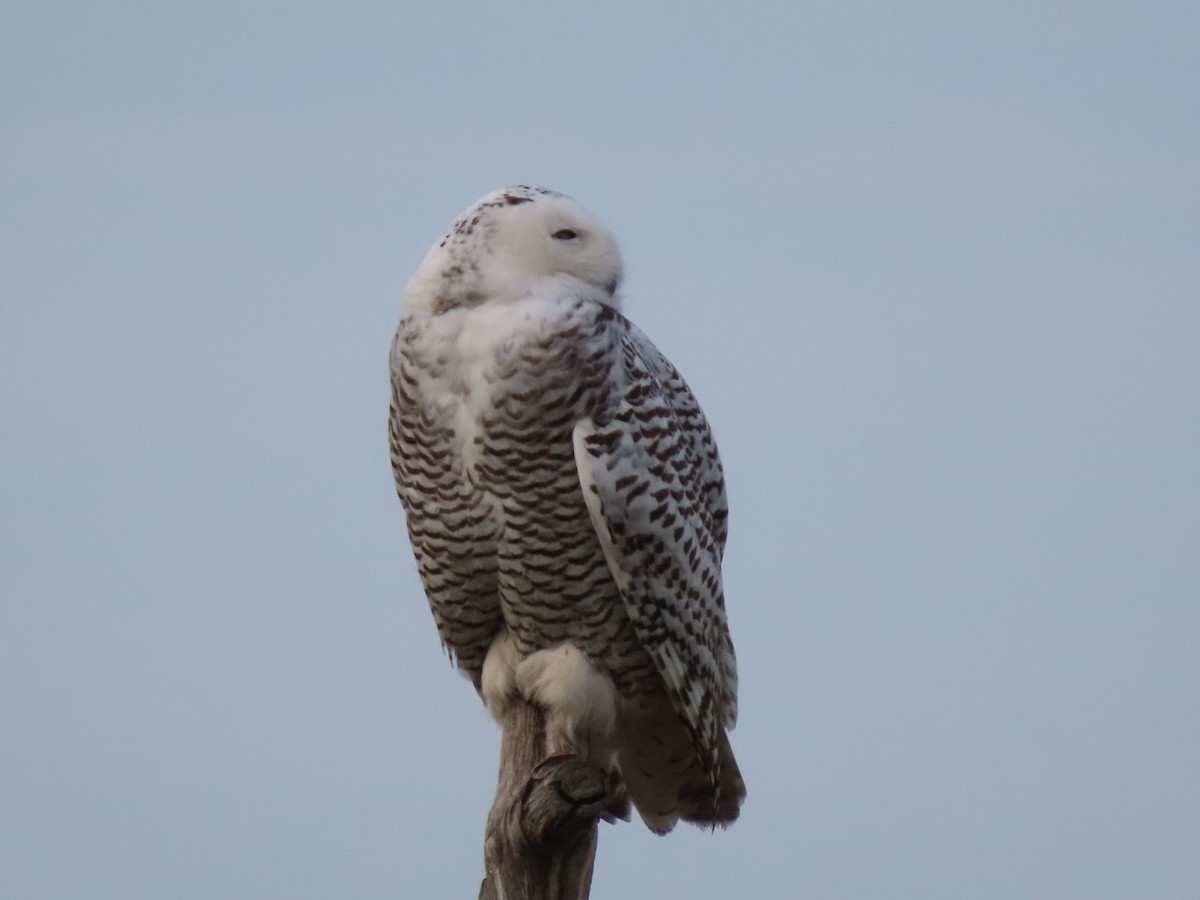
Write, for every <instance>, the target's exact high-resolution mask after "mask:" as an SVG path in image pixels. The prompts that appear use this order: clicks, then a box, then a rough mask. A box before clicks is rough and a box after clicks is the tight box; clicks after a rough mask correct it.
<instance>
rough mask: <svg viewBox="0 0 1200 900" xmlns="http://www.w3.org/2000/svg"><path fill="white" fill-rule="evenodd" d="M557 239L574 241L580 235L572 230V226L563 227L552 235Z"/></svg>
mask: <svg viewBox="0 0 1200 900" xmlns="http://www.w3.org/2000/svg"><path fill="white" fill-rule="evenodd" d="M550 237H552V238H554V239H555V240H556V241H573V240H575V238H577V237H579V233H578V232H575V231H572V230H571V229H570V228H562V229H559V230H558V231H556V232H554V234H552V235H550Z"/></svg>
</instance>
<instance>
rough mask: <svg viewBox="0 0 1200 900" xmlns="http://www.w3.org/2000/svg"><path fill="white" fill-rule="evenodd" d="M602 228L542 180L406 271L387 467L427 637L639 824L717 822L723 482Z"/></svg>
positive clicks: (732, 770) (684, 389) (490, 201)
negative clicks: (623, 283)
mask: <svg viewBox="0 0 1200 900" xmlns="http://www.w3.org/2000/svg"><path fill="white" fill-rule="evenodd" d="M620 280H621V259H620V254H619V252H618V250H617V244H616V241H615V240H614V239H613V237H612V235H611V234H610V233H609V232H608V230H607V229H606V228H605V227H604V226H603V225H601V224H600V223H599V222H598V221H597V220H596V219H595V218H594V217H593V216H592V215H591V214H589V213H588V212H587V211H586V210H585V209H584V208H583V207H581V206H580V205H579V204H578V203H576V202H575V201H574V200H572V199H571V198H570V197H567V196H565V195H563V194H559V193H556V192H555V191H551V190H547V189H545V188H535V187H525V186H517V187H510V188H506V189H504V190H501V191H497V192H495V193H493V194H489V195H488V196H486V197H484V198H483V199H482V200H480V201H479V202H478V203H476V204H475V205H474V206H472V207H471V208H470V209H468V210H467V211H466V212H465V213H463V214H462V216H461V217H460V218H459V219H458V220H457V221H456V222H455V223H454V225H453V226H452V227H451V229H450V231H449V232H447V233H446V235H445V236H444V237H442V238H441V239H440V240H439V241H438V242H437V243H436V244H435V245H434V246H433V247H432V249H430V251H429V253H428V255H427V256H426V257H425V259H424V261H423V262H422V263H421V266H420V268H419V269H418V270H417V272H416V274H415V275H414V276H413V278H412V280H411V281H410V282H409V284H408V287H407V289H406V291H405V294H404V302H403V306H404V313H403V316H402V318H401V320H400V326H399V328H398V330H397V331H396V337H395V340H394V341H393V343H392V350H391V380H392V403H391V415H390V418H389V437H390V443H391V459H392V467H393V470H394V472H395V477H396V488H397V490H398V492H399V494H400V500H401V502H402V503H403V506H404V510H405V512H406V514H407V519H408V534H409V538H410V540H411V541H412V547H413V552H414V553H415V555H416V561H417V568H418V571H419V572H420V575H421V580H422V582H423V583H424V587H425V593H426V595H427V597H428V599H429V605H430V607H431V608H432V610H433V618H434V621H435V622H436V624H437V630H438V634H439V636H440V637H441V639H442V642H443V644H444V645H445V647H446V648H447V650H448V652H449V653H450V654H451V658H452V659H453V660H454V661H455V663H456V665H457V666H458V667H459V668H460V669H461V670H462V671H463V672H464V673H465V674H466V675H468V676H469V677H470V679H471V681H472V682H473V683H474V685H475V688H476V690H477V691H478V692H479V693H480V695H481V696H482V698H483V701H484V703H485V705H486V706H487V708H488V710H489V711H490V712H491V713H492V714H493V715H494V716H496V717H497V718H498V719H502V718H503V715H504V712H505V709H506V707H507V704H509V703H510V702H511V700H512V699H513V698H514V697H517V696H522V697H524V698H526V699H527V700H528V701H529V702H531V703H534V704H536V705H537V706H539V707H540V708H542V709H543V710H544V713H545V717H546V729H547V739H548V745H549V747H548V751H549V752H574V753H576V754H579V755H582V756H584V757H586V758H588V759H590V760H591V761H593V762H595V763H596V764H598V765H601V766H603V767H605V768H607V769H608V770H609V771H610V772H612V773H614V774H619V777H620V779H621V782H622V783H623V784H624V788H625V791H626V792H627V794H628V797H629V799H630V800H631V801H632V802H633V805H634V806H635V807H636V809H637V810H638V813H639V814H640V815H641V817H642V819H643V820H644V821H645V822H646V824H647V825H648V826H649V827H650V828H651V829H653V830H654V831H656V832H659V833H665V832H667V831H669V830H670V829H671V828H672V827H674V825H675V823H676V822H678V821H679V820H680V819H684V820H686V821H690V822H695V823H697V824H700V825H705V826H710V827H711V826H714V825H728V824H729V823H731V822H732V821H733V820H734V819H736V818H737V815H738V810H739V808H740V806H741V803H742V800H743V798H744V797H745V794H746V789H745V786H744V785H743V782H742V777H741V774H740V772H739V771H738V765H737V762H736V760H735V759H734V756H733V750H732V749H731V748H730V745H729V737H728V735H727V731H728V729H730V728H732V727H733V724H734V720H735V718H736V716H737V672H736V667H735V661H734V652H733V643H732V642H731V640H730V636H729V628H728V625H727V623H726V616H725V600H724V594H723V592H722V587H721V557H722V554H723V551H724V546H725V536H726V518H727V515H728V509H727V506H726V500H725V483H724V477H723V474H722V470H721V462H720V459H719V457H718V456H717V447H716V444H715V443H714V441H713V435H712V432H711V430H710V429H709V425H708V421H707V420H706V419H705V417H704V413H703V412H702V411H701V410H700V406H699V404H698V403H697V402H696V399H695V397H694V396H693V395H692V392H691V390H690V389H689V388H688V386H687V384H686V383H685V382H684V380H683V378H682V376H680V374H679V372H677V371H676V369H675V367H674V366H672V365H671V363H670V362H668V361H667V359H666V358H665V357H664V356H663V355H662V353H660V352H659V350H658V349H657V348H656V347H655V346H654V344H652V343H651V342H650V340H649V338H647V337H646V335H644V334H643V333H642V332H641V331H640V330H639V329H638V328H637V327H636V326H635V325H633V324H632V323H631V322H630V321H629V320H628V319H626V318H625V317H624V316H622V315H621V313H620V312H619V311H618V309H619V305H620V304H619V300H618V298H617V287H618V285H619V283H620Z"/></svg>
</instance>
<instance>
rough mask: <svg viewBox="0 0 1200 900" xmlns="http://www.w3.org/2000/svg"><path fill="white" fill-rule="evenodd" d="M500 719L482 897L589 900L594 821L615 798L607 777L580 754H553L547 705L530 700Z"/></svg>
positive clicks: (516, 704)
mask: <svg viewBox="0 0 1200 900" xmlns="http://www.w3.org/2000/svg"><path fill="white" fill-rule="evenodd" d="M502 725H503V728H504V733H503V737H502V739H501V746H500V777H499V781H498V783H497V785H496V799H495V801H494V802H493V803H492V809H491V811H490V812H489V813H488V820H487V831H486V833H485V836H484V843H483V861H484V871H485V873H486V874H485V876H484V879H483V884H482V885H480V888H479V900H587V897H588V894H589V893H590V892H591V886H592V864H593V863H594V861H595V858H596V820H597V818H598V817H599V816H600V815H601V814H602V813H604V812H605V810H606V808H607V807H608V806H609V804H610V802H611V800H612V798H611V796H610V790H609V781H608V776H607V774H606V773H605V772H604V770H603V769H600V768H598V767H596V766H594V765H592V764H591V763H588V762H585V761H583V760H582V759H579V758H577V757H575V756H570V755H563V754H559V755H554V756H549V757H547V755H546V754H547V747H546V729H545V723H544V720H543V718H542V713H541V710H539V709H538V708H537V707H535V706H532V705H530V704H528V703H526V702H525V701H524V700H521V699H516V700H514V702H513V704H512V706H511V707H510V709H509V711H508V713H507V714H506V715H505V717H504V721H503V723H502Z"/></svg>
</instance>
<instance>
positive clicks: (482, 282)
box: [404, 185, 622, 313]
mask: <svg viewBox="0 0 1200 900" xmlns="http://www.w3.org/2000/svg"><path fill="white" fill-rule="evenodd" d="M621 271H622V270H621V254H620V252H619V250H618V249H617V242H616V240H615V239H614V238H613V236H612V234H611V233H610V232H609V230H608V229H607V228H605V227H604V226H603V225H602V224H601V223H600V222H599V221H598V220H597V219H596V217H595V216H593V215H592V214H591V213H590V212H588V211H587V210H586V209H585V208H584V207H583V206H581V205H580V204H579V203H577V202H576V201H575V200H573V199H571V198H570V197H568V196H566V195H565V194H559V193H557V192H555V191H551V190H548V189H546V188H538V187H525V186H523V185H522V186H516V187H509V188H504V189H503V190H499V191H496V192H494V193H491V194H488V195H487V196H486V197H484V198H482V199H481V200H480V201H479V202H477V203H476V204H474V205H473V206H472V207H471V208H470V209H468V210H467V211H466V212H464V213H463V214H462V215H461V216H459V218H458V220H457V221H455V223H454V225H453V226H452V227H451V229H450V231H448V232H447V233H446V234H445V236H443V237H442V238H441V240H439V241H438V242H437V243H436V244H434V246H433V248H432V249H431V250H430V251H429V253H428V255H426V257H425V260H424V262H422V263H421V267H420V268H419V269H418V270H417V273H416V275H414V276H413V279H412V281H411V282H409V286H408V290H407V291H406V293H405V299H404V304H405V308H406V310H407V311H408V312H410V313H411V312H413V311H414V310H415V309H416V308H419V307H422V306H427V307H428V308H429V309H430V310H431V311H433V312H441V311H445V310H447V309H453V308H456V307H461V306H473V305H477V304H479V303H483V302H486V301H489V300H495V299H515V298H519V297H522V296H525V295H526V294H528V293H530V292H531V291H534V290H539V289H543V288H544V287H545V286H546V284H547V282H559V283H561V284H560V287H561V289H562V290H564V291H567V290H570V291H577V292H579V293H587V294H591V295H593V296H594V297H595V299H597V300H599V301H601V302H603V303H608V304H609V305H616V291H617V286H618V285H619V284H620V281H621Z"/></svg>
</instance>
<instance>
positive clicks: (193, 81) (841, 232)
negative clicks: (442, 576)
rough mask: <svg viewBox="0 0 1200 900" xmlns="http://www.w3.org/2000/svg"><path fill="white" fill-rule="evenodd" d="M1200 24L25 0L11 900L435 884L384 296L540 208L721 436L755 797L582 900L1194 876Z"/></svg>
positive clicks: (719, 8)
mask: <svg viewBox="0 0 1200 900" xmlns="http://www.w3.org/2000/svg"><path fill="white" fill-rule="evenodd" d="M1198 38H1200V6H1197V5H1196V4H1194V3H1188V2H1178V3H1154V2H1150V3H1141V4H1131V3H1103V2H1088V3H1084V2H1078V3H1054V2H1050V3H1045V2H1039V3H1029V2H1016V3H1005V4H990V5H984V4H939V3H910V4H882V3H843V4H836V5H835V4H828V5H825V6H815V5H809V4H798V3H782V2H781V3H755V2H748V3H737V4H711V3H693V4H688V5H686V6H685V5H684V4H675V5H670V4H657V5H656V4H646V3H630V2H608V3H605V4H590V5H586V6H585V5H582V4H534V3H513V4H476V3H462V4H454V3H448V2H447V3H439V4H410V3H399V4H373V3H365V4H295V3H249V4H227V3H214V2H211V0H210V2H205V3H186V4H183V3H176V4H161V3H116V4H70V3H55V2H45V0H43V2H38V3H31V2H26V3H19V4H14V3H10V4H8V5H7V6H6V8H5V10H4V12H3V14H2V15H0V157H2V160H3V165H2V166H0V192H2V193H0V288H2V291H3V303H2V305H0V366H2V367H3V368H2V371H0V376H2V377H0V416H2V421H3V426H2V427H0V459H2V461H3V469H2V470H0V809H2V810H3V814H2V815H0V895H3V896H4V897H6V898H8V897H12V898H64V900H65V898H83V897H86V898H89V900H108V898H112V900H118V898H120V900H130V898H172V900H190V898H195V900H201V898H270V897H287V898H312V900H318V898H334V897H339V898H340V897H353V898H384V897H389V898H391V897H414V898H443V897H444V898H461V897H464V896H474V894H475V891H476V889H477V886H478V882H479V878H480V876H481V855H482V841H481V833H482V828H483V822H484V816H485V814H486V810H487V807H488V805H489V804H490V801H491V791H492V788H493V785H494V767H495V762H496V752H497V733H496V730H495V728H494V726H493V725H492V724H491V722H490V721H489V720H488V719H487V717H486V715H485V714H484V712H483V710H482V708H481V707H480V705H479V703H478V702H477V700H476V698H475V697H474V695H473V693H472V691H471V690H470V687H469V685H468V684H467V683H466V682H465V681H463V680H462V679H460V678H459V677H457V676H456V675H455V674H454V673H453V672H452V671H451V669H450V668H449V666H448V665H447V663H446V662H445V660H444V658H443V657H442V654H441V652H440V649H439V647H438V644H437V639H436V635H435V632H434V628H433V624H432V621H431V619H430V616H429V613H428V610H427V608H426V606H425V603H424V599H423V597H422V594H421V591H420V587H419V583H418V580H417V576H416V573H415V570H414V567H413V564H412V561H411V557H410V553H409V550H408V547H407V543H406V539H405V536H404V528H403V519H402V515H401V511H400V506H399V503H398V502H397V501H396V499H395V496H394V494H393V489H392V484H391V475H390V473H389V471H388V465H387V454H386V446H385V431H384V419H385V414H386V405H387V360H386V357H387V347H388V343H389V341H390V338H391V332H392V329H393V328H394V326H395V320H396V317H397V314H398V303H397V301H398V298H399V294H400V292H401V290H402V288H403V285H404V283H405V282H406V280H407V279H408V276H409V275H410V274H411V272H412V270H413V269H414V268H415V266H416V264H417V263H418V262H419V261H420V259H421V257H422V255H423V254H424V252H425V250H426V249H427V247H428V246H429V244H430V243H431V242H432V241H433V240H434V238H436V237H437V236H438V234H439V233H440V232H441V230H442V229H444V228H445V227H446V225H447V224H448V223H449V222H450V221H451V220H452V219H453V218H454V216H455V215H457V213H458V212H459V211H460V210H461V209H462V208H463V207H465V206H466V205H468V204H469V203H471V202H472V201H474V200H475V199H476V198H477V197H479V196H480V195H482V194H483V193H485V192H487V191H489V190H492V189H494V188H497V187H501V186H503V185H505V184H508V183H512V182H529V183H538V184H544V185H547V186H550V187H554V188H556V189H559V190H562V191H565V192H567V193H570V194H572V195H574V196H575V197H577V198H578V199H579V200H581V201H582V202H583V203H584V204H585V205H587V206H589V207H590V208H592V209H593V210H594V211H595V212H596V213H597V214H599V215H600V216H601V217H602V218H603V219H605V220H606V221H607V222H608V224H609V225H610V226H611V227H612V229H613V231H614V232H615V233H616V235H617V237H618V239H619V240H620V241H621V243H622V247H623V250H624V254H625V258H626V263H627V270H628V277H627V281H626V285H625V290H624V293H625V296H626V304H627V307H626V308H627V311H628V312H629V314H630V315H631V317H632V318H634V319H635V320H636V321H637V322H638V323H639V324H641V325H642V327H643V328H644V329H645V330H646V331H647V332H648V333H649V334H650V335H651V336H652V337H653V338H654V339H655V341H656V342H657V343H658V344H659V345H660V346H661V347H662V348H663V349H664V351H665V352H666V353H667V354H668V355H669V356H671V358H672V359H673V360H674V361H675V362H676V363H677V364H678V365H679V367H680V368H681V369H682V370H683V371H684V373H685V374H686V376H687V377H688V379H689V380H690V382H691V383H692V385H693V387H694V389H695V390H696V393H697V394H698V395H699V397H700V399H701V401H702V402H703V404H704V406H705V408H706V410H707V412H708V414H709V417H710V419H711V420H712V422H713V424H714V427H715V429H716V432H717V436H718V439H719V440H720V443H721V447H722V450H723V453H724V457H725V462H726V468H727V470H728V478H729V484H730V496H731V502H732V510H733V512H732V537H731V542H730V547H729V553H728V560H727V571H726V591H727V596H728V603H729V609H730V616H731V622H732V627H733V634H734V638H735V642H736V644H737V649H738V653H739V661H740V666H741V709H742V718H741V722H740V724H739V727H738V728H737V730H736V731H735V732H734V735H733V740H734V745H735V747H736V749H737V752H738V757H739V760H740V761H741V763H742V768H743V771H744V773H745V775H746V780H747V784H748V787H749V792H750V795H749V799H748V801H747V804H746V807H745V810H744V813H743V818H742V820H741V821H740V822H739V823H738V824H737V825H736V826H735V827H734V828H733V829H731V830H730V831H728V832H724V833H721V834H716V835H710V834H707V833H701V832H698V831H695V830H693V829H688V828H683V827H681V828H680V829H679V830H678V831H677V832H676V833H674V834H672V835H671V836H669V837H668V838H665V839H659V838H656V837H654V836H653V835H651V834H650V833H649V832H647V831H646V830H645V829H644V828H642V827H641V826H640V825H636V824H635V825H621V826H619V827H616V828H610V827H607V826H606V827H604V829H603V831H602V834H601V840H600V852H599V856H598V859H597V874H596V882H595V887H594V890H593V897H594V898H595V900H603V898H616V897H622V898H625V897H628V898H634V897H695V898H727V897H760V896H761V897H787V896H799V897H813V898H822V900H842V898H846V900H849V898H856V900H857V898H913V900H931V898H947V900H951V898H955V900H959V898H964V897H970V898H995V900H1011V898H1022V900H1030V898H1055V900H1058V898H1065V897H1087V898H1097V897H1103V898H1124V897H1128V898H1139V900H1142V898H1156V900H1171V898H1179V900H1184V898H1188V900H1192V898H1195V897H1196V896H1200V853H1198V852H1197V848H1198V847H1200V765H1197V762H1196V761H1197V760H1198V759H1200V549H1198V548H1200V464H1198V462H1200V403H1198V398H1200V296H1198V293H1197V283H1198V281H1200V277H1198V276H1200V205H1198V203H1197V197H1200V103H1198V100H1197V98H1198V96H1200V77H1198V71H1200V70H1198V69H1197V55H1196V54H1197V40H1198Z"/></svg>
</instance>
